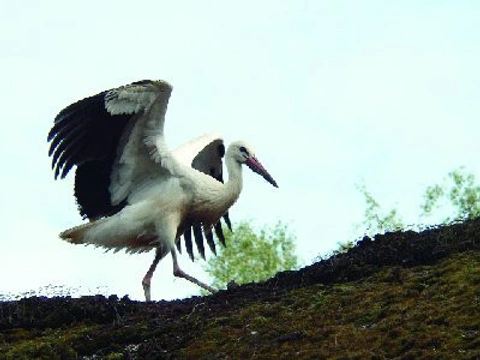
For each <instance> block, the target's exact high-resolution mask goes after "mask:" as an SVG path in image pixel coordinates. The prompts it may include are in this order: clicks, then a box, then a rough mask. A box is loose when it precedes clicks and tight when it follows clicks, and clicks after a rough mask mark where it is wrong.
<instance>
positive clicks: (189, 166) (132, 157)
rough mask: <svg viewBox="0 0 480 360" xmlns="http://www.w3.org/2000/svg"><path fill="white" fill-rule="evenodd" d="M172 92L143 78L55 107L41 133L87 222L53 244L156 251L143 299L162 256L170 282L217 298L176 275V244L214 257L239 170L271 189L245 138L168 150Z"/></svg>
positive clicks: (203, 140) (210, 138)
mask: <svg viewBox="0 0 480 360" xmlns="http://www.w3.org/2000/svg"><path fill="white" fill-rule="evenodd" d="M172 90H173V87H172V86H171V85H170V84H169V83H168V82H167V81H164V80H141V81H136V82H133V83H131V84H128V85H123V86H120V87H117V88H113V89H110V90H106V91H103V92H100V93H98V94H96V95H93V96H90V97H86V98H84V99H83V100H79V101H77V102H75V103H73V104H71V105H69V106H67V107H66V108H64V109H63V110H61V111H60V112H59V113H58V115H57V116H56V117H55V120H54V123H53V126H52V127H51V129H50V131H49V132H48V136H47V141H48V142H49V143H50V147H49V151H48V154H49V156H50V157H51V158H52V170H53V171H54V178H55V179H58V178H60V179H63V178H65V177H66V176H67V174H68V173H69V172H70V170H72V168H74V167H75V184H74V196H75V198H76V202H77V205H78V210H79V213H80V215H81V216H82V217H83V219H84V220H85V219H86V220H88V222H83V223H82V224H80V225H77V226H74V227H72V228H69V229H67V230H65V231H63V232H61V233H60V235H59V236H60V238H61V239H63V240H65V241H67V242H70V243H72V244H84V245H94V246H96V247H101V248H104V249H106V250H107V251H108V250H113V251H119V250H122V249H123V250H125V251H126V252H127V253H142V252H148V251H151V250H153V249H155V257H154V260H153V262H152V263H151V265H150V267H149V269H148V271H147V273H146V274H145V276H144V277H143V279H142V287H143V291H144V295H145V300H146V301H151V279H152V276H153V274H154V271H155V269H156V267H157V265H158V263H159V262H160V260H162V259H163V258H164V257H165V256H167V255H168V254H171V256H172V260H173V274H174V276H176V277H180V278H184V279H186V280H189V281H191V282H192V283H194V284H196V285H198V286H200V287H202V288H204V289H206V290H207V291H209V292H211V293H215V292H216V291H217V289H214V288H213V287H211V286H209V285H207V284H206V283H204V282H202V281H199V280H198V279H196V278H195V277H193V276H191V275H189V274H187V273H185V272H184V271H183V270H182V269H181V268H180V266H179V263H178V259H177V250H178V252H181V251H182V248H181V239H182V238H183V239H184V244H185V248H186V250H187V253H188V254H189V256H190V258H191V259H192V260H193V259H194V256H193V245H192V232H193V234H194V239H195V243H196V245H197V250H198V252H199V253H200V254H201V255H202V257H203V258H205V253H204V244H203V239H204V238H206V239H207V244H208V245H209V247H210V248H211V249H212V251H213V252H214V253H216V252H215V242H214V238H213V234H212V229H213V230H214V231H215V233H216V236H217V238H218V240H219V241H220V243H221V244H222V245H224V246H225V238H224V235H223V230H222V225H221V219H222V218H223V219H224V222H225V223H226V225H227V227H228V228H229V229H230V230H231V222H230V219H229V215H228V210H229V209H230V207H231V206H232V205H233V204H234V203H235V202H236V201H237V199H238V197H239V195H240V192H241V190H242V186H243V180H242V166H243V165H246V166H247V167H249V168H250V169H251V170H253V171H254V172H255V173H257V174H259V175H260V176H262V177H263V178H264V179H265V180H266V181H267V182H269V183H270V184H271V185H273V186H274V187H278V184H277V182H276V181H275V180H274V179H273V177H272V176H271V175H270V173H269V172H268V171H267V170H266V169H265V167H264V166H263V165H262V163H261V162H260V161H259V160H258V158H257V157H256V155H255V151H254V150H253V148H252V147H251V146H250V145H249V144H248V143H247V142H245V141H242V140H239V141H234V142H232V143H230V145H229V146H228V148H227V149H226V150H225V145H224V141H223V139H222V137H221V136H219V135H217V134H206V135H202V136H199V137H198V138H195V139H193V140H191V141H189V142H188V143H186V144H184V145H182V146H180V147H179V148H178V149H175V150H174V151H171V150H170V149H169V147H168V146H167V144H166V141H165V136H164V124H165V116H166V112H167V106H168V102H169V99H170V96H171V93H172ZM223 162H224V163H225V166H226V169H227V173H228V180H227V181H224V180H223V169H222V167H223Z"/></svg>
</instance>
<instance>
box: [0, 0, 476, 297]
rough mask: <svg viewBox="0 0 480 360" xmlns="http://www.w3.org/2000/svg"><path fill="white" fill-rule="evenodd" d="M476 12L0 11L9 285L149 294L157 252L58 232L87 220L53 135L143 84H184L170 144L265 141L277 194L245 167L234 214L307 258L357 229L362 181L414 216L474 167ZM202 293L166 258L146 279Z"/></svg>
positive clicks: (3, 265) (80, 6)
mask: <svg viewBox="0 0 480 360" xmlns="http://www.w3.org/2000/svg"><path fill="white" fill-rule="evenodd" d="M479 18H480V3H479V2H477V1H455V2H454V1H397V2H387V1H361V2H360V1H328V2H326V1H262V2H259V1H238V2H222V1H202V2H199V1H198V2H197V1H195V2H194V1H189V2H187V1H177V2H170V1H137V2H135V3H133V2H130V1H129V2H126V1H104V2H99V1H68V2H67V1H41V2H40V1H22V2H13V1H2V2H0V46H1V49H2V56H1V57H0V65H1V66H0V69H1V70H0V71H1V73H2V80H3V81H2V85H1V86H0V96H1V99H2V103H3V106H2V109H3V114H2V120H1V122H2V125H3V127H2V128H3V131H2V132H1V135H0V136H1V141H0V152H1V159H2V164H3V168H4V171H3V172H2V182H3V185H4V186H3V192H2V205H1V207H0V211H1V220H0V221H1V225H2V229H3V236H2V240H1V242H0V254H1V255H0V256H1V257H2V261H1V262H0V272H1V273H2V274H3V275H2V277H1V279H0V293H2V292H6V291H21V290H28V289H31V288H36V287H39V286H42V285H47V284H65V285H68V286H81V287H83V288H88V287H90V288H92V287H96V286H107V287H108V288H109V289H110V291H111V292H113V293H115V292H116V293H118V294H119V295H120V296H123V295H124V294H130V295H131V297H133V298H138V299H141V298H142V291H141V286H140V281H141V278H142V276H143V275H144V273H145V271H146V270H147V268H148V266H149V265H150V262H151V260H152V258H153V253H151V254H145V255H135V256H127V255H124V254H110V253H107V254H103V252H102V251H101V250H99V249H94V248H84V247H79V246H73V245H70V244H67V243H64V242H62V241H60V240H59V239H58V237H57V235H58V233H59V232H60V231H62V230H64V229H66V228H68V227H71V226H73V225H77V224H78V223H80V216H79V215H78V214H77V212H76V205H75V202H74V198H73V195H72V192H73V189H72V176H70V177H69V179H68V180H66V181H56V182H55V181H53V175H52V173H51V171H50V164H49V159H48V158H47V154H46V152H47V144H46V133H47V132H48V130H49V128H50V126H51V124H52V122H53V118H54V117H55V115H56V114H57V113H58V112H59V111H60V110H61V109H62V108H63V107H65V106H67V105H68V104H70V103H72V102H74V101H76V100H78V99H80V98H83V97H85V96H88V95H92V94H94V93H97V92H99V91H102V90H105V89H108V88H111V87H116V86H119V85H123V84H125V83H129V82H132V81H135V80H140V79H145V78H148V79H165V80H167V81H169V82H170V83H171V84H172V85H173V86H174V91H173V94H172V98H171V101H170V105H169V111H168V114H167V124H166V136H167V140H168V142H169V144H171V146H172V147H175V146H177V145H180V144H181V143H182V142H184V141H187V140H189V139H191V138H193V137H195V136H197V135H201V134H203V133H206V132H219V133H221V134H223V135H224V137H225V140H226V141H227V142H230V141H232V140H236V139H245V140H247V141H249V142H250V143H251V144H253V145H254V146H255V148H256V150H257V154H258V156H259V158H260V159H261V160H262V162H263V163H264V165H265V166H266V167H267V168H268V169H269V171H270V173H271V174H272V175H273V176H274V178H275V179H276V180H277V181H278V183H279V186H280V188H279V189H275V188H273V187H271V186H270V185H269V184H267V183H266V182H264V181H263V180H262V179H261V178H260V177H258V176H256V175H254V174H251V173H248V174H246V180H245V188H244V192H243V193H242V195H241V197H240V200H239V202H238V203H237V204H236V205H235V206H234V208H233V209H232V211H231V216H232V219H233V221H234V222H235V221H239V220H242V219H249V218H251V219H254V220H255V223H256V224H257V225H262V224H272V223H274V222H275V221H276V220H282V221H284V222H287V223H289V224H290V228H291V230H292V232H294V233H295V234H296V236H297V249H298V254H299V255H300V256H301V257H302V258H303V259H304V260H305V261H306V262H309V261H311V259H313V258H314V257H315V256H317V255H318V254H325V253H326V252H328V251H331V250H333V249H335V248H336V246H337V245H336V244H337V242H338V241H346V240H351V239H354V238H355V237H357V236H359V235H361V231H360V230H358V231H357V232H355V231H354V230H353V225H354V224H355V223H358V222H359V221H361V219H362V215H363V209H364V203H363V199H362V197H361V196H360V194H359V193H358V191H357V190H356V189H355V184H358V183H360V182H362V181H365V183H366V184H367V187H368V188H369V189H370V190H371V192H372V193H373V194H374V195H375V196H376V197H377V199H378V200H379V201H380V202H381V203H382V204H384V205H385V206H386V207H391V206H398V208H399V209H400V211H401V212H402V213H403V214H405V218H406V220H407V222H415V221H416V220H417V219H416V214H418V206H419V203H420V200H421V194H422V192H423V190H424V188H425V187H426V186H427V185H429V184H432V183H435V182H437V181H440V180H441V178H442V177H443V176H444V175H445V174H446V173H447V172H448V171H450V170H452V169H454V168H456V167H458V166H460V165H465V166H466V167H467V169H468V170H469V171H472V172H473V173H475V174H477V175H479V174H480V166H479V165H478V160H477V153H478V148H479V142H478V141H477V137H478V133H479V132H480V126H479V125H478V124H479V118H480V117H479V115H480V101H479V93H480V72H479V70H478V66H479V65H478V64H480V43H479V41H478V39H479V38H480V22H479V21H478V19H479ZM359 232H360V233H359ZM180 262H181V265H183V266H184V267H185V269H188V270H189V271H191V272H192V273H195V274H196V275H198V276H199V277H202V274H201V271H200V270H199V268H198V267H195V266H193V267H192V266H191V265H190V264H189V260H188V258H187V257H182V258H181V259H180ZM195 291H196V288H195V287H191V286H190V284H188V283H187V282H186V281H184V280H178V279H177V280H174V279H173V276H172V274H171V261H170V258H167V259H165V260H164V262H163V264H162V265H161V266H160V267H159V269H158V270H157V273H156V274H155V276H154V278H153V281H152V295H153V298H154V299H162V298H164V299H170V298H174V297H178V296H185V295H186V294H190V293H193V292H195Z"/></svg>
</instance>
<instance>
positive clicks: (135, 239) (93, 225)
mask: <svg viewBox="0 0 480 360" xmlns="http://www.w3.org/2000/svg"><path fill="white" fill-rule="evenodd" d="M123 226H125V225H123ZM137 233H138V229H135V228H133V231H132V229H131V228H128V227H127V228H122V223H121V221H119V220H118V219H115V218H104V219H100V220H96V221H92V222H89V223H86V224H82V225H79V226H75V227H73V228H71V229H68V230H65V231H64V232H62V233H61V234H60V237H61V238H62V239H63V240H65V241H68V242H69V243H71V244H85V245H87V244H91V245H94V246H99V247H103V248H105V249H112V250H114V251H119V250H121V249H124V250H126V251H127V252H132V253H136V252H144V251H149V250H151V249H152V248H154V247H158V246H159V245H158V243H157V242H156V241H155V240H156V239H157V238H156V236H154V235H152V234H145V233H144V234H141V235H137Z"/></svg>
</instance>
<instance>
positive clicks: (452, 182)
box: [421, 167, 480, 223]
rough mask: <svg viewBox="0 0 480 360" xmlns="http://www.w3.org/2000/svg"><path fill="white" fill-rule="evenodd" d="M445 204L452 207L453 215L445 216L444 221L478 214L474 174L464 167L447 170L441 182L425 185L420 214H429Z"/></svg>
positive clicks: (479, 202)
mask: <svg viewBox="0 0 480 360" xmlns="http://www.w3.org/2000/svg"><path fill="white" fill-rule="evenodd" d="M445 205H447V206H450V207H451V208H452V209H453V215H451V216H447V217H446V218H445V219H444V221H443V222H444V223H447V222H451V221H454V220H466V219H473V218H476V217H478V216H480V186H479V185H478V184H476V183H475V175H473V174H472V173H468V172H467V171H466V170H465V168H464V167H460V168H458V169H456V170H454V171H451V172H449V173H448V175H447V176H446V178H444V179H443V183H442V184H435V185H432V186H429V187H427V190H426V191H425V194H424V203H423V204H422V206H421V208H422V212H423V213H422V215H424V216H428V215H431V214H432V213H433V211H434V210H436V209H438V208H440V207H442V206H445Z"/></svg>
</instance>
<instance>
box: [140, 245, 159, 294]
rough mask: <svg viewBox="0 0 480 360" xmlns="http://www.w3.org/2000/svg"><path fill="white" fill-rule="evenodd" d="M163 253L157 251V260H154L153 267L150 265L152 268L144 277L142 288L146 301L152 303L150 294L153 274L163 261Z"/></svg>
mask: <svg viewBox="0 0 480 360" xmlns="http://www.w3.org/2000/svg"><path fill="white" fill-rule="evenodd" d="M162 257H163V256H162V253H161V252H160V251H159V249H157V251H156V252H155V259H153V262H152V265H150V268H149V269H148V271H147V273H146V274H145V276H144V277H143V280H142V286H143V292H144V293H145V300H146V301H150V299H151V294H150V282H151V281H152V276H153V273H154V272H155V269H156V268H157V265H158V263H159V262H160V260H162Z"/></svg>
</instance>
